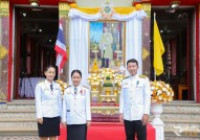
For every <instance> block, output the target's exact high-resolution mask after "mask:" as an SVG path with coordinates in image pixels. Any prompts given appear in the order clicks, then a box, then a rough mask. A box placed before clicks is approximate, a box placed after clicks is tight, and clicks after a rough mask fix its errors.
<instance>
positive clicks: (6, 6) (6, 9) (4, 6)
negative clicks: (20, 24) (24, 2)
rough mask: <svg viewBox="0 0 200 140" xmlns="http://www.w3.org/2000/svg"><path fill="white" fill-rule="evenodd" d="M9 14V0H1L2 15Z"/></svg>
mask: <svg viewBox="0 0 200 140" xmlns="http://www.w3.org/2000/svg"><path fill="white" fill-rule="evenodd" d="M8 16H9V1H0V17H8Z"/></svg>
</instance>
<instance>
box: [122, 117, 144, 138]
mask: <svg viewBox="0 0 200 140" xmlns="http://www.w3.org/2000/svg"><path fill="white" fill-rule="evenodd" d="M124 125H125V131H126V140H135V135H137V139H138V140H146V131H147V127H146V125H142V121H141V120H137V121H127V120H124Z"/></svg>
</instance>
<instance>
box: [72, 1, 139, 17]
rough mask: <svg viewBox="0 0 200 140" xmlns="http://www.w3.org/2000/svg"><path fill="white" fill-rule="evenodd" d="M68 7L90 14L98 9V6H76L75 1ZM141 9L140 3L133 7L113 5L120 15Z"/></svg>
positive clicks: (95, 12)
mask: <svg viewBox="0 0 200 140" xmlns="http://www.w3.org/2000/svg"><path fill="white" fill-rule="evenodd" d="M70 7H71V8H75V9H78V10H79V11H81V12H83V13H86V14H92V15H93V14H97V13H98V12H99V11H100V8H81V7H78V6H77V5H76V4H75V3H73V4H70ZM141 9H142V5H141V4H137V5H136V6H135V7H115V8H114V10H115V12H116V13H118V14H121V15H128V14H131V13H132V12H134V11H136V10H141Z"/></svg>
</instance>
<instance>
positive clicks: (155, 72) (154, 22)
mask: <svg viewBox="0 0 200 140" xmlns="http://www.w3.org/2000/svg"><path fill="white" fill-rule="evenodd" d="M153 15H154V17H153V18H154V24H155V20H156V12H154V14H153ZM153 43H154V40H153ZM154 51H155V50H154ZM154 59H155V58H154ZM154 81H156V69H155V68H154Z"/></svg>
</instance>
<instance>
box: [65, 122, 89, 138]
mask: <svg viewBox="0 0 200 140" xmlns="http://www.w3.org/2000/svg"><path fill="white" fill-rule="evenodd" d="M86 139H87V125H86V124H80V125H67V140H86Z"/></svg>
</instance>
